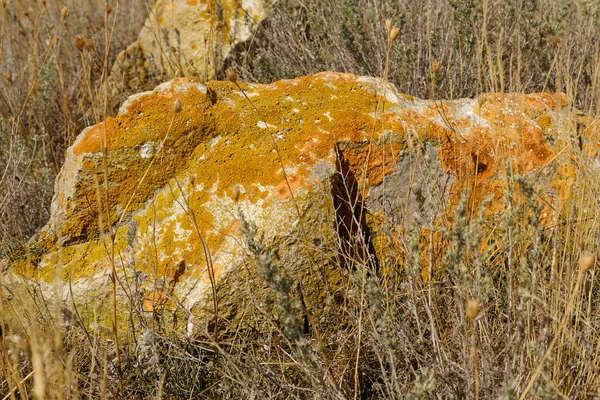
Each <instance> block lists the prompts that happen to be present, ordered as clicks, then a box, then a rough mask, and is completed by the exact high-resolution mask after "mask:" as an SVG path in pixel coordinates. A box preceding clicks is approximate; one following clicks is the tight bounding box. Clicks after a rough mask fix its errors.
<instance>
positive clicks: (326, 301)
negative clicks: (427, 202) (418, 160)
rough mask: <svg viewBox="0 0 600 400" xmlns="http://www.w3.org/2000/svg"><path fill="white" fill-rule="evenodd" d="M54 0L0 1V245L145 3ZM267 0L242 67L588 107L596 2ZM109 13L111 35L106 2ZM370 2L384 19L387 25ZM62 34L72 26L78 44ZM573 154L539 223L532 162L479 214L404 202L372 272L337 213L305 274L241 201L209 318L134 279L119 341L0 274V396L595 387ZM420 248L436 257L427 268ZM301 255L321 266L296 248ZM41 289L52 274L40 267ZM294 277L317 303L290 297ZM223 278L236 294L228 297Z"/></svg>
mask: <svg viewBox="0 0 600 400" xmlns="http://www.w3.org/2000/svg"><path fill="white" fill-rule="evenodd" d="M64 3H65V4H62V3H59V2H57V3H54V2H52V3H51V2H48V3H45V2H42V1H20V2H14V3H12V2H10V3H8V2H4V4H3V5H2V9H1V11H2V16H1V18H0V20H1V21H2V26H1V27H0V35H1V38H0V39H1V40H0V45H1V47H0V54H1V57H0V71H2V72H5V73H4V75H3V77H0V112H1V114H0V115H1V120H0V144H1V149H2V153H1V156H0V167H1V168H2V177H1V180H0V187H2V192H1V194H0V201H1V203H0V223H1V225H0V229H1V230H0V240H1V245H0V254H2V253H4V254H6V253H8V252H10V251H11V250H12V249H13V248H14V247H16V246H19V244H20V243H23V242H24V241H25V240H26V239H27V237H28V236H29V235H31V234H32V233H33V232H35V230H36V229H38V228H39V226H40V225H41V224H43V223H44V222H45V221H46V219H47V218H48V210H49V201H50V198H51V195H52V182H53V178H54V176H55V175H56V173H57V171H58V170H59V168H60V166H61V163H62V153H63V151H64V149H65V148H66V146H68V145H69V144H70V143H72V141H73V140H74V138H75V136H76V134H77V133H78V132H79V131H80V130H81V128H82V127H83V126H86V125H90V124H92V123H95V122H96V121H97V120H99V119H102V118H104V117H105V116H106V114H107V112H106V111H103V109H102V107H101V106H100V104H102V102H98V103H95V102H94V100H93V99H94V96H95V95H96V94H99V95H100V96H101V95H102V90H103V81H104V79H105V74H106V69H107V67H108V66H109V65H110V63H111V60H112V59H113V58H114V56H115V53H116V52H117V51H118V50H120V49H123V48H124V47H125V46H126V45H127V44H128V43H129V42H131V41H132V38H133V36H135V34H136V32H137V31H138V30H139V26H140V24H141V22H142V20H143V15H140V14H139V13H136V12H127V11H125V10H127V9H129V8H130V7H134V6H135V5H136V4H137V3H136V1H134V0H129V1H127V0H120V2H119V3H120V4H119V7H120V8H121V13H120V14H118V13H116V11H115V10H116V7H115V5H114V4H113V12H112V13H111V14H107V13H106V12H105V9H104V2H102V1H99V0H97V1H95V0H87V1H85V2H84V1H82V2H78V3H68V2H64ZM0 4H2V2H0ZM63 6H68V7H69V11H70V13H69V15H65V14H66V13H64V12H61V10H62V8H63ZM100 6H101V7H100ZM30 7H31V9H32V11H29V12H26V11H27V10H28V9H29V8H30ZM136 9H139V8H136ZM98 10H100V11H98ZM277 10H278V12H277V13H276V15H275V17H274V18H272V19H271V20H270V22H269V23H265V24H264V25H263V26H262V27H261V28H260V30H259V32H258V34H257V37H256V38H255V40H254V42H253V43H254V45H253V47H252V48H251V49H248V51H247V53H245V54H244V55H242V56H241V57H239V58H238V59H235V60H229V63H228V64H229V65H231V66H233V67H234V68H235V69H236V70H237V75H238V77H239V79H242V80H244V79H245V80H258V81H269V80H276V79H280V78H284V77H292V76H296V75H300V74H307V73H312V72H316V71H320V70H325V69H329V70H338V71H349V72H356V73H360V74H366V75H377V76H383V77H387V78H388V79H389V80H390V81H392V82H393V83H395V84H396V85H397V86H398V88H399V89H400V91H402V92H406V93H408V94H411V95H415V96H419V97H423V98H428V97H433V98H457V97H462V96H470V97H472V96H474V95H475V94H478V93H480V92H483V91H526V92H530V91H542V90H550V91H556V90H557V89H558V90H561V91H565V92H566V93H567V94H568V95H569V97H570V98H571V99H574V104H571V105H570V106H575V105H576V106H577V107H579V108H580V109H582V110H585V111H586V112H588V113H590V114H592V115H595V114H596V113H597V108H598V104H599V101H600V45H599V43H598V39H597V38H598V37H600V32H599V30H600V26H598V24H597V23H596V21H597V20H598V17H599V16H600V4H598V3H597V2H595V1H578V2H570V1H556V2H554V1H550V0H536V1H533V0H532V1H525V0H522V1H514V2H495V3H492V2H491V1H486V0H467V1H448V2H446V1H441V0H429V1H427V2H421V1H416V0H414V1H404V2H396V1H386V0H378V1H375V0H369V1H359V0H335V1H325V0H308V1H306V2H297V1H288V0H282V1H281V3H280V6H279V7H278V8H277ZM115 15H117V21H116V23H115V25H114V26H115V30H114V32H113V34H112V36H109V37H111V38H112V39H111V40H109V45H108V47H107V46H106V45H105V44H106V43H107V40H106V38H107V29H106V24H105V18H107V17H108V18H109V19H110V18H113V17H114V16H115ZM386 18H390V19H391V20H392V21H394V22H395V23H396V24H398V26H399V28H400V34H399V37H398V38H397V39H396V41H394V42H393V43H391V41H389V40H388V39H387V35H388V34H389V33H391V30H389V28H387V27H386V24H384V22H383V21H384V20H385V19H386ZM110 21H111V23H110V26H112V19H110ZM386 29H387V31H386ZM76 34H79V35H83V36H84V37H85V38H86V42H85V43H86V51H85V52H84V53H82V54H83V57H80V52H79V50H78V49H77V47H76V46H75V45H74V37H75V35H76ZM87 43H92V44H93V45H92V46H90V45H89V44H87ZM223 74H224V71H223ZM230 75H231V73H230ZM90 94H91V95H90ZM376 111H377V110H376ZM576 112H577V111H576V110H575V109H574V110H573V113H576ZM562 134H565V135H568V134H571V132H563V133H562ZM598 139H600V138H590V140H592V141H593V140H598ZM566 142H567V143H570V141H566ZM572 154H574V155H576V156H577V158H578V159H579V160H580V162H581V165H585V166H590V167H589V168H590V169H589V170H588V169H585V168H581V169H578V170H577V172H576V175H577V176H576V178H575V179H576V182H578V183H577V186H576V187H575V189H574V190H575V191H576V193H577V194H578V195H577V196H574V198H573V199H572V200H570V201H569V202H568V203H567V204H565V205H564V207H563V209H562V211H561V212H560V213H558V214H557V215H556V219H555V222H554V227H553V228H552V229H549V228H545V227H543V226H542V225H541V224H540V223H539V212H540V211H539V207H538V205H537V204H536V202H535V196H534V194H533V192H532V189H531V182H530V181H528V179H526V178H523V177H520V176H510V175H509V176H508V177H507V178H506V179H507V183H508V189H507V191H506V193H505V197H504V201H505V203H506V206H507V209H506V212H505V213H504V214H503V215H501V216H499V217H498V218H496V219H493V218H490V217H484V216H483V214H482V213H478V212H474V213H469V212H468V211H467V210H468V206H467V204H466V202H461V203H460V204H459V205H458V206H457V208H456V210H455V212H454V215H455V219H454V222H453V225H452V226H451V227H447V229H442V228H443V227H439V226H431V222H429V221H414V222H413V224H412V225H409V226H406V227H405V229H404V231H403V234H402V235H401V236H394V235H395V233H394V232H388V233H387V235H388V236H389V239H390V241H394V242H395V243H400V246H401V250H402V251H401V255H402V257H403V267H402V268H397V269H388V270H386V271H387V272H386V274H385V276H384V275H383V274H381V273H380V272H381V269H380V267H381V265H377V264H376V263H374V262H373V260H372V259H371V258H369V257H365V256H364V254H363V252H361V251H359V250H356V249H357V248H358V249H363V248H366V247H368V243H365V242H364V238H365V235H363V234H359V235H357V239H355V241H354V242H353V246H354V247H355V248H354V251H352V250H353V249H348V246H347V244H345V243H341V242H342V241H343V240H345V239H343V238H340V237H338V236H337V234H338V233H339V229H336V227H334V226H332V232H329V233H328V234H329V236H330V237H331V240H330V241H329V242H327V241H325V242H324V243H322V244H321V245H320V246H317V247H316V248H310V249H308V250H307V251H308V252H313V253H314V252H316V253H317V254H323V255H330V254H331V253H332V252H333V253H335V252H336V251H337V250H336V249H346V250H348V251H346V252H345V253H344V252H342V254H340V255H339V256H338V257H328V258H326V259H327V260H328V261H327V268H329V269H331V270H335V271H339V274H340V275H341V276H340V281H339V282H338V285H339V287H340V288H342V289H341V290H334V291H331V290H330V287H329V286H328V284H327V282H326V281H310V280H308V281H307V278H306V276H305V275H306V274H304V273H303V271H302V270H299V269H298V268H297V267H295V266H294V265H296V264H297V263H296V262H294V259H293V257H294V255H290V254H286V249H285V247H278V246H276V245H275V244H273V243H267V242H265V241H263V240H261V236H260V232H258V231H257V230H256V227H255V226H254V225H253V224H252V222H251V221H249V220H246V217H245V216H244V215H243V214H242V213H241V212H240V220H241V221H243V227H244V234H245V237H246V246H247V249H248V257H247V266H248V267H249V268H246V269H243V271H241V272H240V273H239V274H236V276H228V277H226V278H225V279H224V280H223V281H221V282H220V283H219V284H218V285H217V287H215V288H214V292H213V297H214V298H215V299H216V298H218V299H219V305H218V311H216V310H217V307H216V305H215V306H214V309H215V311H214V313H213V311H211V308H212V307H213V304H208V305H207V310H205V311H204V312H205V313H206V315H212V314H211V313H213V314H218V315H213V317H214V318H215V320H216V322H215V323H213V324H212V327H211V326H210V325H209V326H208V327H206V328H205V329H204V330H202V328H200V330H199V331H197V332H196V333H195V334H194V335H193V336H187V335H184V334H183V333H182V327H181V326H177V316H178V315H179V314H178V313H185V312H187V311H185V310H182V309H176V310H174V311H173V312H172V313H166V312H165V313H155V314H153V315H148V313H144V312H143V311H142V307H141V306H140V304H139V301H138V300H139V299H138V300H136V299H133V300H132V303H131V304H130V310H127V314H128V315H134V316H135V319H136V320H137V321H140V323H139V326H138V330H137V331H136V332H134V334H132V335H131V336H130V337H127V338H125V340H124V341H123V342H122V343H120V346H116V345H115V344H116V343H117V341H116V340H115V338H116V337H117V336H118V335H117V332H114V331H113V332H105V331H103V330H102V329H86V328H84V326H83V325H82V324H80V322H79V321H80V318H79V316H78V314H77V310H76V309H74V308H72V307H70V305H67V306H61V305H60V304H57V305H54V304H48V302H47V301H46V300H44V299H42V298H41V297H40V291H39V290H36V288H35V286H32V287H31V288H29V290H28V291H27V292H24V293H22V292H17V291H16V289H15V288H10V287H5V288H4V289H5V290H4V291H2V294H1V295H0V296H1V297H0V398H6V399H22V398H36V399H42V398H49V399H70V398H132V399H133V398H165V399H168V398H182V399H184V398H185V399H189V398H232V399H234V398H256V399H262V398H282V399H284V398H285V399H288V398H297V399H307V398H314V399H347V398H363V399H371V398H372V399H374V398H409V399H429V398H440V399H442V398H482V399H489V398H501V399H517V398H541V399H553V398H594V397H598V396H600V392H599V391H598V387H600V349H599V348H598V346H599V345H600V321H599V320H598V318H597V314H598V309H599V307H600V298H599V296H598V285H597V283H598V277H597V276H596V275H597V274H596V271H595V269H594V268H593V267H594V265H595V263H596V260H595V258H596V254H597V252H598V248H599V245H600V243H599V241H598V240H599V239H598V238H599V237H600V235H599V233H600V232H599V230H600V228H599V226H600V224H598V218H599V216H600V205H599V203H598V201H599V199H598V195H597V193H598V191H599V190H600V184H599V183H598V181H597V179H596V178H595V176H596V174H595V172H594V171H593V169H591V168H593V165H594V163H595V157H596V155H590V154H583V153H582V152H581V151H580V150H579V149H578V147H577V146H575V147H568V148H566V149H564V151H563V153H561V156H562V157H567V158H568V157H569V156H570V155H572ZM414 156H415V157H416V154H415V155H414ZM340 179H342V183H346V185H350V184H349V183H347V182H344V181H343V177H341V178H340ZM346 189H347V191H348V192H353V190H351V188H348V187H346ZM516 192H520V193H523V197H521V196H516V195H515V193H516ZM346 200H348V199H346ZM349 200H353V199H349ZM350 202H351V203H354V202H353V201H350ZM351 207H354V206H353V205H351ZM353 211H356V212H357V213H359V214H360V213H361V212H362V210H360V209H357V210H353ZM471 211H472V210H471ZM358 225H360V224H358ZM422 227H426V228H428V229H429V230H430V231H433V230H435V229H436V228H438V229H439V230H441V231H442V232H443V235H444V239H445V240H446V241H447V242H448V243H449V245H448V246H447V247H446V248H445V249H444V251H442V252H441V253H435V252H434V251H433V249H432V248H430V247H431V246H429V247H427V248H425V249H424V251H423V249H419V241H420V232H421V231H420V229H421V228H422ZM359 233H361V232H359ZM296 234H297V235H298V236H299V238H300V239H302V235H306V234H307V233H306V232H303V231H301V230H299V231H298V232H297V233H296ZM299 238H298V237H295V238H289V240H297V239H299ZM484 241H485V242H486V244H487V245H488V249H489V250H488V251H487V252H485V253H483V254H482V253H481V251H480V249H481V244H482V243H483V242H484ZM307 242H309V241H307ZM588 250H589V251H591V253H589V252H586V251H588ZM208 251H210V249H208ZM398 255H399V254H392V255H391V256H392V258H394V257H395V256H398ZM421 257H428V258H429V262H430V263H432V264H434V265H436V266H437V268H436V271H443V273H434V274H431V275H430V276H429V279H427V280H424V279H423V277H422V260H421V259H420V258H421ZM381 261H382V262H385V261H384V260H381ZM342 265H345V266H351V268H342V267H341V266H342ZM302 267H303V268H309V269H311V268H314V269H315V270H317V269H319V268H322V265H320V264H318V265H317V264H313V263H312V262H311V261H310V259H309V260H308V262H307V263H306V264H303V265H302ZM318 275H319V274H315V276H318ZM248 282H252V283H253V284H249V283H248ZM113 284H114V282H113ZM3 285H4V284H3ZM65 286H68V285H65ZM55 290H56V292H57V293H60V291H63V290H68V288H67V287H61V286H60V285H59V283H57V287H56V288H55ZM304 290H313V291H314V292H317V293H319V295H318V296H320V298H321V299H322V303H320V304H319V305H318V307H316V306H315V307H307V305H306V304H305V301H304V292H303V291H304ZM217 292H218V296H217ZM57 297H60V296H57ZM228 299H230V300H229V301H228ZM240 299H244V300H245V302H244V303H243V304H244V306H243V307H242V306H240V304H242V303H241V302H239V303H238V306H239V307H237V308H235V307H233V306H232V304H231V303H235V302H236V301H240ZM309 306H310V305H309ZM217 318H218V319H217ZM179 320H182V319H181V318H180V319H179ZM216 326H218V329H219V331H218V332H215V327H216ZM217 333H218V336H217ZM115 349H118V350H115Z"/></svg>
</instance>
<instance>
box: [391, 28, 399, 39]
mask: <svg viewBox="0 0 600 400" xmlns="http://www.w3.org/2000/svg"><path fill="white" fill-rule="evenodd" d="M398 36H400V28H398V27H397V26H395V27H393V28H392V31H391V32H390V40H391V41H392V42H393V41H394V40H396V39H398Z"/></svg>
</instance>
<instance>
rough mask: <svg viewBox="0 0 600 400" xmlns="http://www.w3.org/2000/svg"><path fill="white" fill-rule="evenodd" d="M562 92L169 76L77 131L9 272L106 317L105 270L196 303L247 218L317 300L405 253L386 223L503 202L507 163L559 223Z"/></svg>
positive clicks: (247, 259) (499, 206)
mask: <svg viewBox="0 0 600 400" xmlns="http://www.w3.org/2000/svg"><path fill="white" fill-rule="evenodd" d="M565 101H566V99H565V97H564V95H556V94H548V93H540V94H529V95H524V94H486V95H482V96H480V97H479V98H477V99H461V100H456V101H424V100H418V99H414V98H411V97H409V96H405V95H402V94H400V93H398V92H397V91H396V90H395V88H394V87H393V86H391V85H389V84H385V83H383V82H382V81H381V80H380V79H376V78H370V77H360V76H355V75H350V74H342V73H320V74H317V75H314V76H305V77H300V78H297V79H293V80H283V81H279V82H275V83H272V84H268V85H259V84H246V83H239V84H234V83H232V82H220V81H211V82H207V83H206V84H201V83H200V82H199V80H197V79H194V78H178V79H174V80H172V81H170V82H168V83H164V84H162V85H160V86H158V87H156V88H155V89H154V90H153V91H151V92H145V93H140V94H138V95H135V96H132V97H130V98H129V99H128V100H127V101H126V102H125V103H124V104H123V105H122V107H121V109H120V111H119V115H118V116H117V117H115V118H108V119H107V120H106V121H104V122H102V123H100V124H98V125H95V126H92V127H89V128H87V129H85V130H84V131H83V132H82V133H81V134H80V135H79V137H78V138H77V140H76V142H75V143H74V144H73V145H72V146H71V147H70V148H69V149H68V151H67V156H66V161H65V164H64V167H63V169H62V171H61V173H60V175H59V176H58V178H57V181H56V190H55V191H56V194H55V198H54V200H53V203H52V217H51V219H50V221H49V222H48V224H47V225H46V227H45V228H44V229H43V230H42V231H41V232H40V234H39V235H38V236H37V237H36V238H35V240H34V241H32V243H31V246H30V249H29V250H27V251H25V252H24V253H22V254H21V256H15V257H13V259H12V260H11V262H10V265H11V270H12V274H13V277H20V278H19V279H34V280H35V281H36V282H37V284H38V285H41V287H47V288H48V292H49V293H53V292H52V290H51V288H52V285H51V284H52V282H56V279H62V280H65V281H68V282H69V290H65V291H64V295H63V296H64V297H65V298H71V296H72V297H73V298H74V299H75V302H76V303H78V304H79V308H80V309H79V312H80V313H81V314H82V315H88V316H90V317H88V321H89V320H91V319H95V320H96V322H97V323H98V322H102V321H104V322H105V323H106V324H108V323H109V322H108V321H109V319H107V318H108V315H109V314H110V313H108V312H106V311H105V312H104V313H103V312H102V310H107V309H108V307H107V301H108V299H110V291H111V289H110V288H111V284H110V282H111V281H110V278H111V271H112V270H113V268H114V269H115V270H116V272H117V277H118V278H119V282H118V283H117V296H118V301H119V302H123V303H126V302H132V301H134V302H136V304H139V307H140V309H143V310H145V312H149V313H156V312H159V311H160V310H161V309H162V308H168V305H167V304H171V307H175V308H177V307H179V308H180V309H182V310H187V311H188V313H187V314H186V315H187V317H188V318H192V317H193V315H196V314H194V313H193V312H189V311H191V310H195V309H202V307H204V306H206V305H208V306H207V307H208V309H210V304H211V298H212V297H211V296H212V294H213V293H214V292H213V290H212V289H213V287H216V286H219V285H221V284H223V282H227V280H228V279H229V280H231V279H230V278H231V277H235V276H251V274H250V275H248V270H249V269H251V268H253V266H254V265H255V264H254V263H253V262H251V260H255V259H256V258H257V257H252V256H256V251H255V252H254V254H252V251H253V250H256V249H252V248H251V247H252V246H249V243H250V241H249V238H248V236H249V235H248V232H249V227H250V226H251V225H252V224H255V226H256V230H257V232H258V233H257V236H256V237H255V238H254V239H255V240H258V237H259V236H260V235H261V234H264V235H265V237H264V240H263V243H264V246H266V247H267V248H270V249H274V250H278V251H277V252H276V253H273V254H277V255H276V259H277V263H278V264H279V265H282V266H284V267H285V268H287V269H288V272H289V273H290V274H296V275H297V276H298V277H299V280H300V281H303V282H305V284H304V289H303V294H302V295H303V296H304V298H303V302H305V303H306V307H309V308H310V307H315V308H318V307H319V304H322V301H325V300H324V297H326V296H327V295H328V293H329V294H330V293H332V292H334V291H335V289H332V287H333V288H335V285H336V283H337V281H338V277H339V269H340V268H354V267H356V266H357V265H360V264H363V265H364V264H368V265H369V266H371V267H374V270H375V271H377V270H378V268H379V267H380V266H384V265H385V268H386V270H387V271H389V269H390V268H391V269H394V268H396V269H398V268H401V266H402V259H401V258H402V257H398V255H399V254H400V255H401V254H402V252H403V251H404V249H402V243H399V241H398V240H395V238H398V237H399V235H400V233H401V232H403V231H405V230H407V229H423V230H425V228H426V227H431V226H434V225H435V226H440V227H447V228H450V227H451V224H452V219H453V217H454V213H455V210H456V209H457V207H459V205H461V204H462V206H465V204H466V206H465V207H466V214H467V216H470V215H479V213H480V211H483V212H484V214H486V215H488V216H490V217H491V218H495V216H499V217H498V218H500V216H501V215H502V211H503V210H504V209H505V208H506V202H505V197H506V192H507V188H508V186H507V185H508V182H509V181H510V180H511V179H512V178H511V177H514V176H522V177H524V178H525V179H526V180H527V181H528V182H529V184H530V185H531V186H532V187H533V188H534V189H535V196H536V197H535V198H534V199H533V201H534V202H535V203H536V204H539V206H540V208H541V214H540V215H541V220H542V221H541V223H542V224H546V225H547V226H550V225H552V221H553V218H554V215H556V213H557V212H559V211H560V207H561V204H562V203H563V202H564V201H565V200H566V199H568V198H569V196H571V187H572V185H573V179H572V178H573V173H574V172H573V171H574V168H575V164H574V161H573V160H571V159H565V157H562V156H561V152H560V149H561V148H564V147H565V146H570V145H572V140H574V139H573V138H574V137H575V136H574V133H576V132H577V127H578V121H577V118H578V117H576V116H573V114H572V113H567V112H566V111H565V110H564V109H563V107H564V106H565ZM582 121H583V120H582ZM581 123H585V121H583V122H581V121H580V125H581ZM579 143H581V144H582V146H583V145H585V143H584V142H581V141H580V142H579ZM514 190H517V189H514ZM465 196H466V197H465ZM465 199H466V203H465ZM244 220H245V221H246V223H244V222H243V221H244ZM244 224H245V225H246V228H245V234H243V233H242V225H244ZM250 230H251V229H250ZM430 236H431V233H430V234H427V235H424V237H425V240H427V239H428V238H429V237H430ZM274 257H275V256H274ZM258 258H260V257H258ZM255 261H256V260H255ZM263 261H265V260H264V259H262V261H261V260H258V263H259V264H260V263H261V262H263ZM380 272H381V273H385V272H386V271H380ZM267 275H268V274H267ZM267 278H268V277H267ZM236 284H238V285H239V284H241V285H243V284H244V282H239V281H238V282H237V283H236ZM251 284H252V283H248V285H251ZM44 285H46V286H44ZM327 292H328V293H327ZM221 293H230V294H231V296H233V295H234V294H235V291H232V290H230V291H229V292H227V291H223V292H221ZM228 296H229V295H228ZM219 301H220V302H225V303H227V302H234V301H235V299H232V298H223V297H221V298H220V299H219ZM198 306H200V307H198ZM232 307H234V306H232ZM207 312H208V311H207ZM102 315H105V317H104V318H103V317H101V316H102ZM92 316H93V317H92ZM196 316H197V315H196ZM123 318H124V319H125V317H123ZM84 319H85V318H84Z"/></svg>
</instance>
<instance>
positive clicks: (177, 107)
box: [171, 97, 183, 114]
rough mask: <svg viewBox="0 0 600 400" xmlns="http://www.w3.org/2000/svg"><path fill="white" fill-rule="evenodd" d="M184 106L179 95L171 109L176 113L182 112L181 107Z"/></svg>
mask: <svg viewBox="0 0 600 400" xmlns="http://www.w3.org/2000/svg"><path fill="white" fill-rule="evenodd" d="M182 107H183V105H182V104H181V100H179V97H178V98H176V99H175V101H174V102H173V105H172V106H171V109H172V110H173V112H174V113H175V114H179V113H180V112H181V108H182Z"/></svg>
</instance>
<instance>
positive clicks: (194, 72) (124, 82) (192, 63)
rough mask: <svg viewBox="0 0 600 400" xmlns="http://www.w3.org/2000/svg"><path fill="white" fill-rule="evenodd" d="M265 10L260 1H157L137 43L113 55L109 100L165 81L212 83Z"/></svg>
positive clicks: (255, 25)
mask: <svg viewBox="0 0 600 400" xmlns="http://www.w3.org/2000/svg"><path fill="white" fill-rule="evenodd" d="M268 9H269V5H268V3H267V2H265V1H264V0H243V1H239V0H221V1H215V0H174V1H163V0H158V1H157V2H156V4H155V5H154V7H153V8H152V10H151V12H150V17H148V19H147V20H146V22H145V24H144V27H143V29H142V31H141V32H140V34H139V36H138V38H137V40H136V41H135V42H134V43H132V44H131V45H129V46H128V47H127V49H126V50H124V51H123V52H121V53H120V54H119V55H118V56H117V59H116V61H115V63H114V65H113V68H112V71H111V76H110V82H109V85H110V87H111V89H110V90H111V92H112V96H113V98H114V99H116V100H117V101H119V99H120V96H122V94H127V93H135V92H136V91H139V90H140V89H141V90H148V89H151V88H153V87H154V86H155V85H156V83H157V81H158V82H160V79H161V78H162V77H165V76H166V77H169V78H173V77H176V76H198V77H203V78H207V79H214V78H215V77H216V76H217V74H218V73H219V71H220V70H221V68H222V64H223V61H224V60H225V59H226V58H227V57H228V56H229V55H230V54H231V52H232V51H234V49H235V47H236V46H237V45H238V44H240V43H243V42H245V41H248V40H250V39H251V38H252V36H253V35H254V32H255V31H256V29H257V28H258V26H259V24H260V23H261V22H262V21H263V20H264V19H265V17H266V16H267V12H268Z"/></svg>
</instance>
